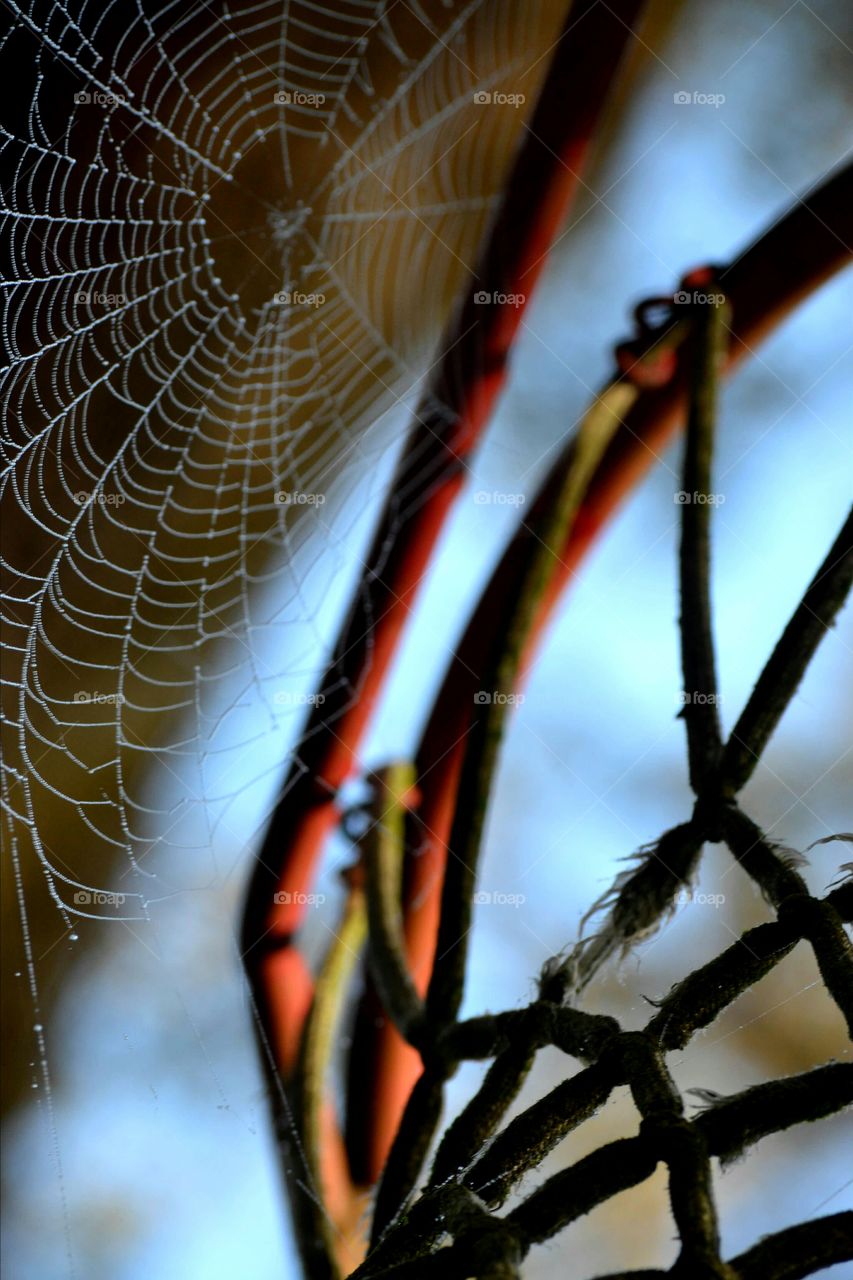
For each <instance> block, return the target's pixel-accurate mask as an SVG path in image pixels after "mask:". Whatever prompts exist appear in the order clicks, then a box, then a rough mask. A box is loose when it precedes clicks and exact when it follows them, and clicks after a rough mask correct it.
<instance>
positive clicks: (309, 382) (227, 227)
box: [1, 0, 560, 998]
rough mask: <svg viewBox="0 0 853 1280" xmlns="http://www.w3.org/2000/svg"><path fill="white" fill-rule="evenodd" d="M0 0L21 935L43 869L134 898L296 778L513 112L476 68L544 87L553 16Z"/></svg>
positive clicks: (59, 892)
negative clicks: (256, 783) (286, 771)
mask: <svg viewBox="0 0 853 1280" xmlns="http://www.w3.org/2000/svg"><path fill="white" fill-rule="evenodd" d="M10 7H11V8H12V10H13V12H14V15H15V21H14V23H13V24H12V25H11V27H10V29H9V31H8V32H7V34H6V35H5V37H4V38H3V40H2V46H1V47H2V65H3V67H4V69H5V71H6V74H7V75H14V76H15V78H16V80H17V81H18V83H21V81H22V79H23V78H25V77H29V82H28V83H27V84H26V86H24V85H23V84H22V87H21V89H20V92H19V93H18V94H17V95H15V96H14V98H13V102H12V107H11V113H12V119H11V121H10V122H9V123H8V124H7V125H5V126H4V127H3V150H4V162H5V163H4V169H5V172H6V173H7V175H8V181H7V183H6V188H7V195H6V197H5V198H4V208H3V212H4V221H5V223H6V237H5V242H6V245H7V253H8V271H7V273H6V274H7V276H8V279H7V283H6V284H5V286H4V291H3V299H4V321H5V323H4V331H5V335H6V340H7V343H8V348H9V362H8V367H7V368H6V370H5V372H4V383H5V402H6V405H7V409H8V413H7V427H6V429H5V432H4V441H3V458H4V472H3V502H4V505H5V511H6V527H7V539H6V547H5V552H4V573H5V586H4V604H5V617H6V646H7V658H6V673H5V682H4V721H5V723H4V732H5V739H6V750H5V765H4V781H3V797H4V807H5V813H6V825H7V832H8V835H9V839H10V847H11V848H12V851H13V857H14V861H15V867H16V878H17V882H18V884H19V886H20V906H21V913H22V917H23V925H24V934H25V938H26V933H27V913H26V910H25V899H26V896H27V895H26V891H27V890H28V887H29V886H30V884H31V883H32V881H33V877H34V875H35V876H36V877H39V876H41V877H43V880H44V883H45V884H46V886H47V889H48V891H49V894H50V897H51V899H52V902H53V904H54V906H55V907H56V908H57V909H58V910H59V911H60V912H61V914H62V917H63V920H64V922H65V926H66V927H67V928H73V917H74V916H78V915H82V916H95V917H108V918H124V919H127V918H139V917H144V916H145V915H146V912H147V906H148V904H149V903H150V901H152V900H153V899H154V898H155V897H156V896H157V895H158V893H162V892H163V891H164V886H163V885H162V883H160V879H159V877H158V875H157V874H156V873H152V872H151V871H150V870H148V869H147V868H146V859H149V860H150V854H151V853H152V851H153V850H157V851H158V852H160V853H162V851H163V850H164V849H170V848H174V849H175V851H176V853H175V856H176V858H180V857H182V856H183V857H185V858H187V859H189V854H188V852H187V849H188V846H187V845H186V842H184V843H183V845H182V839H183V837H182V832H183V831H192V830H194V829H197V824H198V822H199V820H201V821H202V823H203V825H204V827H205V829H206V831H207V833H208V836H209V835H210V833H211V832H212V830H213V829H214V827H215V826H216V824H217V822H219V821H227V815H228V808H229V805H230V804H231V803H232V802H233V801H235V799H239V798H240V797H241V796H242V795H244V794H245V792H246V790H247V788H248V787H249V785H250V783H251V781H252V780H253V779H257V778H258V777H259V776H260V775H262V774H267V775H268V776H269V778H270V779H272V778H274V777H278V776H279V775H280V773H281V770H282V767H283V763H284V759H285V757H286V752H287V749H288V747H293V745H294V744H295V742H296V740H297V731H298V725H299V723H300V722H301V718H302V716H303V715H304V704H305V702H306V699H307V698H308V691H309V690H310V688H311V677H312V675H313V674H315V673H316V672H317V671H318V670H319V669H320V668H321V667H322V665H323V658H324V655H325V653H326V652H327V650H328V646H329V643H330V639H331V635H332V632H333V624H334V620H335V618H336V616H337V615H338V613H339V611H340V607H341V603H342V601H343V600H344V599H345V596H346V591H345V587H346V584H347V583H348V582H349V581H350V580H351V578H352V575H353V573H354V572H355V571H356V570H357V568H358V566H359V558H358V552H359V550H360V549H361V548H362V544H363V541H364V537H365V535H366V532H367V529H368V526H369V521H370V517H371V514H372V512H373V511H374V510H375V509H376V503H377V501H378V500H379V498H380V497H381V493H382V489H383V485H384V483H385V482H386V481H387V477H388V474H389V465H388V464H389V461H390V460H391V456H392V455H393V451H394V449H395V447H396V445H397V444H398V443H399V439H400V434H401V430H400V428H401V425H404V424H405V408H406V406H407V405H410V404H411V402H412V398H413V397H414V396H415V395H416V394H417V390H418V387H419V385H420V383H421V380H422V377H423V374H424V372H425V370H426V368H427V366H428V365H429V363H430V362H431V360H432V359H434V356H435V349H436V342H437V340H438V337H439V335H440V333H441V329H442V326H443V325H444V324H445V322H446V320H447V316H448V314H449V310H450V307H451V306H452V303H453V300H454V298H455V296H456V293H457V291H458V288H459V283H460V280H461V279H462V278H463V275H464V272H465V271H466V269H467V268H468V267H469V266H470V263H471V262H472V259H473V257H474V255H475V252H476V248H477V245H478V243H479V242H480V240H481V237H482V234H483V231H484V227H485V225H486V221H487V219H488V216H489V213H490V210H491V208H492V207H493V203H494V199H495V196H496V192H497V191H498V190H499V187H500V178H501V176H502V172H503V168H504V167H505V163H506V161H507V159H508V157H509V152H510V147H511V145H512V143H513V141H514V139H515V138H516V137H517V135H518V131H519V128H520V120H521V114H522V113H521V112H519V111H517V110H513V107H512V106H511V105H510V106H505V107H495V108H492V109H488V110H484V109H483V108H482V107H481V106H479V105H478V104H477V103H475V101H474V95H473V92H472V90H474V89H477V90H487V91H488V90H491V89H497V88H501V87H506V86H508V85H511V86H512V87H513V89H515V90H516V91H517V90H518V88H519V86H521V87H522V88H523V87H525V85H527V86H530V85H532V83H533V81H534V79H535V77H536V76H537V75H541V72H542V67H541V65H539V66H538V67H537V66H536V64H537V61H538V58H537V54H538V53H541V52H542V51H544V49H545V48H546V47H547V45H546V44H545V43H544V34H543V28H548V30H549V31H550V28H551V27H552V26H554V25H555V23H556V21H557V20H558V19H559V16H560V15H559V14H555V15H554V14H546V13H545V7H544V6H542V7H541V10H542V11H541V12H537V14H535V15H531V13H530V9H529V6H528V7H527V9H526V11H525V13H524V14H522V13H520V12H519V10H520V8H521V7H520V6H517V5H515V6H513V5H510V4H502V3H492V2H487V0H471V2H470V3H468V4H465V5H460V6H448V5H444V4H426V5H420V4H396V5H390V6H389V5H387V4H386V3H385V0H346V2H344V3H340V4H336V5H335V6H333V7H331V8H328V7H325V6H323V5H322V4H311V3H303V2H301V0H285V2H284V3H281V0H278V2H277V3H258V4H243V5H236V6H228V5H224V4H218V5H209V4H204V3H201V4H193V5H191V6H189V7H188V6H186V5H183V4H178V3H170V4H162V3H159V4H154V3H150V2H148V0H146V2H145V3H139V2H137V3H134V4H129V3H118V2H114V3H109V4H107V5H103V4H101V3H98V4H93V3H80V4H71V5H66V4H59V3H51V4H48V3H35V2H34V3H31V4H30V5H28V6H17V5H12V6H10ZM532 19H535V20H532ZM537 42H538V43H537ZM540 46H541V47H540ZM530 96H531V90H530V87H528V101H529V100H530ZM450 246H453V247H452V248H451V247H450ZM270 785H271V783H270ZM262 820H263V819H262V816H261V815H260V814H255V815H254V821H255V823H258V822H260V821H262ZM194 823H195V824H196V827H194V825H193V824H194ZM242 838H243V839H244V838H245V832H242ZM181 851H182V852H181ZM117 868H118V870H117ZM117 885H118V886H119V887H120V889H121V891H120V892H117ZM95 886H100V887H95ZM27 945H28V944H27ZM30 977H31V982H32V983H33V984H34V983H35V974H34V972H33V970H32V966H31V965H30ZM33 997H34V998H36V989H35V985H33Z"/></svg>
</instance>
